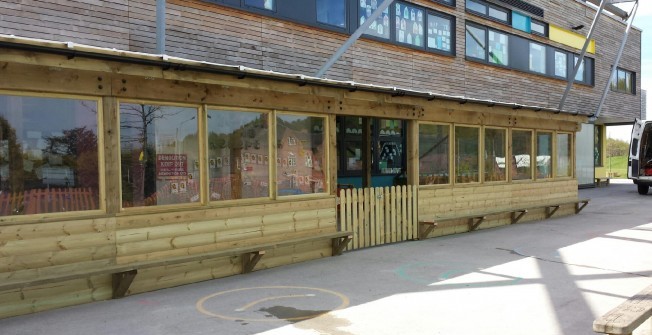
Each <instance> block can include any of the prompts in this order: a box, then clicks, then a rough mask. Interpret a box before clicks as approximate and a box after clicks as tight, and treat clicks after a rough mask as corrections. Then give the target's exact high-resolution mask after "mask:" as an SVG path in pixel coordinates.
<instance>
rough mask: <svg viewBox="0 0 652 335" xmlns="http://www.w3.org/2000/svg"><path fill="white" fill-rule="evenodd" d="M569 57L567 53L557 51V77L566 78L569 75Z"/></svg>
mask: <svg viewBox="0 0 652 335" xmlns="http://www.w3.org/2000/svg"><path fill="white" fill-rule="evenodd" d="M567 59H568V56H567V54H566V53H565V52H561V51H557V50H555V76H557V77H561V78H566V77H567V76H568V75H567V74H566V73H567V71H568V70H567V69H568V61H567Z"/></svg>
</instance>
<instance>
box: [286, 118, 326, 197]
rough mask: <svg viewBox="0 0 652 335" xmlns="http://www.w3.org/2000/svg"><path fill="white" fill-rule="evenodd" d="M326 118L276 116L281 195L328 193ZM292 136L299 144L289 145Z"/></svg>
mask: <svg viewBox="0 0 652 335" xmlns="http://www.w3.org/2000/svg"><path fill="white" fill-rule="evenodd" d="M324 125H325V118H323V117H313V116H300V115H278V116H277V117H276V147H277V149H276V154H277V158H278V159H277V162H276V163H277V167H276V171H277V174H276V178H277V187H278V188H277V191H278V195H280V196H283V195H295V194H309V193H324V192H326V191H327V190H326V186H325V185H326V183H325V181H326V171H325V168H326V166H325V162H326V146H327V145H328V143H326V142H325V132H324V130H325V129H324ZM288 138H294V139H296V145H287V143H288V140H287V139H288Z"/></svg>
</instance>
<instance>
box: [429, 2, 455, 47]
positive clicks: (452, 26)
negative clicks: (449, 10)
mask: <svg viewBox="0 0 652 335" xmlns="http://www.w3.org/2000/svg"><path fill="white" fill-rule="evenodd" d="M429 15H433V16H438V17H440V18H443V19H446V20H448V21H449V22H450V32H451V36H450V39H451V41H450V51H444V50H441V49H436V48H431V47H430V46H429V44H428V23H429ZM455 24H456V22H455V16H453V15H450V14H446V13H442V12H438V11H435V10H432V9H428V10H426V19H425V25H424V29H425V32H424V35H425V46H426V51H428V52H431V53H436V54H440V55H444V56H453V57H454V56H455V55H456V52H455V49H456V48H455V46H456V44H457V42H456V41H457V31H456V30H455V29H456V27H455Z"/></svg>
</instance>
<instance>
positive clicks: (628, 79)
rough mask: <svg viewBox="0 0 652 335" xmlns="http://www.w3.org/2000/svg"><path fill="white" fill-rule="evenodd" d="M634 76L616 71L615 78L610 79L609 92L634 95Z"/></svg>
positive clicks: (626, 72)
mask: <svg viewBox="0 0 652 335" xmlns="http://www.w3.org/2000/svg"><path fill="white" fill-rule="evenodd" d="M634 80H635V76H634V73H633V72H630V71H627V70H623V69H616V74H615V76H614V77H613V78H612V79H611V90H613V91H617V92H623V93H629V94H635V93H636V92H635V91H636V90H635V88H634V87H635V85H634Z"/></svg>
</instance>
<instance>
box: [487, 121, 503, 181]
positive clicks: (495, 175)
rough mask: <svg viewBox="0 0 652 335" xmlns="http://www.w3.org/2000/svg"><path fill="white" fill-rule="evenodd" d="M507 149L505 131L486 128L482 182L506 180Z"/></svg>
mask: <svg viewBox="0 0 652 335" xmlns="http://www.w3.org/2000/svg"><path fill="white" fill-rule="evenodd" d="M506 148H507V130H506V129H494V128H486V129H485V131H484V180H485V181H505V180H507V173H506V171H507V170H506V168H505V166H506V163H507V161H506V160H505V158H506V157H507V156H506V154H505V153H506V152H507V150H506Z"/></svg>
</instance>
